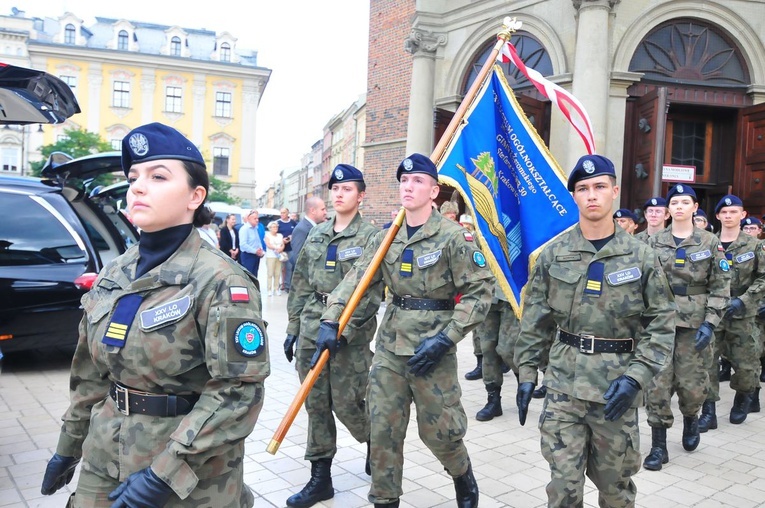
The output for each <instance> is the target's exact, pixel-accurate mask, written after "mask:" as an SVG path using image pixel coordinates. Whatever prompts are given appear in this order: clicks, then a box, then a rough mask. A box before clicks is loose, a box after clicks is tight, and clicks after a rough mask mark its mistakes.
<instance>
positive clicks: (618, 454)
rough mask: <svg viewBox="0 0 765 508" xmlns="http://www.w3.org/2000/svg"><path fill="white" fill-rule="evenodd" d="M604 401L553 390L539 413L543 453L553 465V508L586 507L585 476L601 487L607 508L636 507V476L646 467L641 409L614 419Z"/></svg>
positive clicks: (549, 497) (550, 487) (601, 499)
mask: <svg viewBox="0 0 765 508" xmlns="http://www.w3.org/2000/svg"><path fill="white" fill-rule="evenodd" d="M605 407H606V406H605V405H604V404H599V403H597V402H590V401H586V400H581V399H576V398H573V397H571V396H570V395H566V394H564V393H561V392H558V391H555V390H550V389H548V391H547V397H546V398H545V402H544V408H543V410H542V414H541V415H540V417H539V430H540V432H541V434H542V439H541V441H542V455H543V456H544V458H545V459H546V460H547V462H548V463H549V464H550V476H551V481H550V483H548V484H547V506H549V507H581V506H584V485H585V479H584V475H585V474H587V477H588V478H589V479H590V480H592V482H593V483H594V484H595V486H596V487H597V488H598V503H599V505H600V506H601V507H609V508H617V507H628V506H629V507H632V506H635V496H636V495H637V487H635V484H634V483H633V481H632V475H634V474H635V473H637V472H638V470H639V469H640V431H639V429H638V414H637V409H634V408H633V409H629V410H628V411H627V412H626V413H625V414H624V416H622V417H621V418H620V419H619V420H617V421H615V422H610V421H607V420H606V419H605V416H604V409H605Z"/></svg>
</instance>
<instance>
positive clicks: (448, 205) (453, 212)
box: [439, 201, 460, 222]
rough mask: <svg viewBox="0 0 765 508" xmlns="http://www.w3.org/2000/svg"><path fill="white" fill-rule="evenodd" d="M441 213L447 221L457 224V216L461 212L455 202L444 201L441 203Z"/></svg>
mask: <svg viewBox="0 0 765 508" xmlns="http://www.w3.org/2000/svg"><path fill="white" fill-rule="evenodd" d="M439 211H440V212H441V215H443V216H444V217H446V218H447V219H449V220H453V221H454V222H457V214H458V213H459V212H460V209H459V207H458V206H457V203H455V202H454V201H444V202H443V203H441V208H440V209H439Z"/></svg>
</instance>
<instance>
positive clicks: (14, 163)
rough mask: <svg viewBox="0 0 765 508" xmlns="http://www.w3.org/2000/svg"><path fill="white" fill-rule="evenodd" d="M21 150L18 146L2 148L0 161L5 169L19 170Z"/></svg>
mask: <svg viewBox="0 0 765 508" xmlns="http://www.w3.org/2000/svg"><path fill="white" fill-rule="evenodd" d="M20 156H21V151H20V150H18V149H16V148H3V149H2V150H0V163H2V170H3V171H14V172H16V171H18V170H19V159H20V158H21V157H20Z"/></svg>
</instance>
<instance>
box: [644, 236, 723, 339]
mask: <svg viewBox="0 0 765 508" xmlns="http://www.w3.org/2000/svg"><path fill="white" fill-rule="evenodd" d="M648 245H650V246H651V247H653V249H654V251H655V252H656V255H657V256H658V257H659V261H660V262H661V266H663V267H664V271H665V272H666V274H667V279H668V280H669V285H670V288H672V290H673V292H674V293H675V305H677V318H676V326H682V327H685V328H698V327H699V326H701V323H703V322H704V321H707V322H709V323H710V324H711V325H712V326H715V327H716V326H717V325H718V324H720V320H721V319H722V315H723V311H724V310H725V308H726V307H727V306H728V299H729V297H730V268H729V264H728V262H727V261H726V260H725V254H724V250H723V247H722V245H721V244H720V240H719V239H718V238H717V237H716V236H715V235H713V234H712V233H710V232H708V231H704V230H703V229H700V228H697V227H694V228H693V233H692V234H691V235H690V236H689V237H688V238H685V239H683V241H682V242H680V245H675V240H674V237H673V236H672V227H671V226H668V227H666V228H664V229H663V230H661V231H659V232H658V233H656V234H655V235H653V236H652V237H651V240H650V241H649V243H648ZM681 259H682V261H681ZM700 287H701V288H706V291H705V292H703V293H701V294H697V295H680V294H678V288H683V289H686V288H696V290H698V288H700Z"/></svg>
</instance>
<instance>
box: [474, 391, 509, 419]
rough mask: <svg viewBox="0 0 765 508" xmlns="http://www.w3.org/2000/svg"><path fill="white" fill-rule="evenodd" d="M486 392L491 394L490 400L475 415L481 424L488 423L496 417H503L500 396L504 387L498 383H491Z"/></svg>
mask: <svg viewBox="0 0 765 508" xmlns="http://www.w3.org/2000/svg"><path fill="white" fill-rule="evenodd" d="M486 391H487V392H488V393H489V400H488V402H486V405H485V406H484V407H483V409H481V410H480V411H478V413H477V414H476V415H475V419H476V420H478V421H479V422H488V421H489V420H491V419H493V418H494V417H495V416H502V397H500V396H499V394H500V392H501V391H502V387H501V386H499V385H498V384H496V383H490V384H488V385H486Z"/></svg>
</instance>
